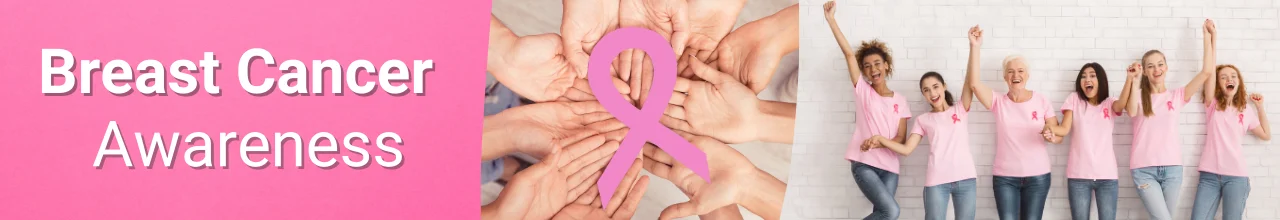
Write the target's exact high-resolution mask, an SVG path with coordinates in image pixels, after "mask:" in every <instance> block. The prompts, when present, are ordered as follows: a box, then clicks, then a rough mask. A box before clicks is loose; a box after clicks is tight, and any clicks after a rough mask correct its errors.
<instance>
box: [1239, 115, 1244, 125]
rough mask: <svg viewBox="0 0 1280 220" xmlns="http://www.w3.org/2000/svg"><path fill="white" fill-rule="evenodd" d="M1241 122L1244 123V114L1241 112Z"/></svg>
mask: <svg viewBox="0 0 1280 220" xmlns="http://www.w3.org/2000/svg"><path fill="white" fill-rule="evenodd" d="M1240 124H1244V114H1240Z"/></svg>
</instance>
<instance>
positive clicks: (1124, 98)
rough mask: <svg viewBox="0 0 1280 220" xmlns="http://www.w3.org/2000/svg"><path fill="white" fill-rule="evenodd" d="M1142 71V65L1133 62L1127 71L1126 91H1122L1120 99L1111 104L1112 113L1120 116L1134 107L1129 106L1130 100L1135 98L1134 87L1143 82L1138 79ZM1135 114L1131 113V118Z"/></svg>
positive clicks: (1125, 79)
mask: <svg viewBox="0 0 1280 220" xmlns="http://www.w3.org/2000/svg"><path fill="white" fill-rule="evenodd" d="M1140 69H1142V64H1139V63H1138V62H1133V64H1130V65H1129V68H1128V69H1125V73H1126V75H1125V78H1124V89H1122V90H1120V99H1119V100H1116V101H1115V102H1112V103H1111V111H1114V112H1115V113H1116V114H1120V113H1124V112H1125V110H1127V109H1128V108H1129V107H1130V106H1133V105H1130V104H1129V99H1130V98H1133V92H1134V90H1133V87H1135V86H1137V84H1138V81H1139V80H1141V79H1138V76H1139V75H1138V72H1140V71H1138V70H1140ZM1134 112H1135V111H1129V116H1134V115H1135V114H1134Z"/></svg>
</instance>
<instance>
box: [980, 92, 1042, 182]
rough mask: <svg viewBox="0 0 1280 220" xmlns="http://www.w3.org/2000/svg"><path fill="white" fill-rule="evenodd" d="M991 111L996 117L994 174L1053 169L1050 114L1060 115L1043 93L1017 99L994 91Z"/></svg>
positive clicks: (1026, 173) (1014, 174)
mask: <svg viewBox="0 0 1280 220" xmlns="http://www.w3.org/2000/svg"><path fill="white" fill-rule="evenodd" d="M991 96H992V99H994V100H993V101H992V103H991V113H992V114H994V115H995V117H996V161H995V162H994V163H993V166H992V171H991V174H994V175H996V176H1007V177H1028V176H1037V175H1043V174H1046V173H1049V152H1048V151H1046V150H1045V141H1044V136H1042V135H1040V131H1043V130H1044V122H1045V119H1046V118H1054V117H1055V116H1057V115H1056V114H1054V113H1053V105H1051V104H1050V103H1049V99H1045V98H1044V96H1041V95H1040V93H1032V94H1031V99H1028V100H1027V101H1025V102H1022V103H1015V102H1013V100H1012V99H1009V96H1007V95H1005V94H1000V93H996V92H992V94H991Z"/></svg>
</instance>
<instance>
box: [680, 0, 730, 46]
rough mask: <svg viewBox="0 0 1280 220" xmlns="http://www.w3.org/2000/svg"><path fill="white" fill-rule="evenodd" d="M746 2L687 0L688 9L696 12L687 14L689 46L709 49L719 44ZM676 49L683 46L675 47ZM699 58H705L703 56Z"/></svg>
mask: <svg viewBox="0 0 1280 220" xmlns="http://www.w3.org/2000/svg"><path fill="white" fill-rule="evenodd" d="M746 4H747V1H745V0H689V11H691V12H696V13H692V14H690V16H689V19H690V23H689V27H690V28H691V32H693V33H692V34H691V35H690V36H689V45H688V47H689V48H694V49H698V50H703V51H711V50H714V49H715V48H716V45H718V44H720V40H721V39H724V38H725V35H726V34H729V31H731V30H733V24H734V23H735V22H736V21H737V20H738V13H739V12H742V7H743V6H745V5H746ZM675 49H677V50H680V49H684V48H675ZM699 58H703V59H704V60H705V59H706V57H705V56H700V57H699Z"/></svg>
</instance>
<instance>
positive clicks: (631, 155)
mask: <svg viewBox="0 0 1280 220" xmlns="http://www.w3.org/2000/svg"><path fill="white" fill-rule="evenodd" d="M632 48H634V49H640V50H642V51H644V52H645V53H646V54H648V55H649V58H651V59H652V60H653V85H652V86H651V87H650V89H649V90H650V91H653V92H650V93H649V98H648V99H647V100H645V101H644V105H643V106H644V108H640V109H636V108H635V106H633V105H631V103H628V102H627V101H625V100H624V99H623V98H622V94H620V93H618V91H617V89H615V88H614V87H613V81H612V80H613V79H612V76H611V75H610V74H609V65H610V62H612V61H613V58H614V57H617V56H618V54H619V53H621V52H622V50H626V49H632ZM587 83H588V84H589V85H591V92H592V93H594V94H595V96H596V99H598V100H599V101H600V105H602V106H604V108H605V110H608V111H609V113H611V114H613V116H614V117H616V118H618V120H621V121H622V123H624V124H626V125H627V127H629V128H631V131H630V132H628V133H627V136H626V137H625V138H623V139H622V144H621V145H620V146H619V147H618V152H617V153H614V155H613V158H611V159H609V164H608V165H606V167H605V169H604V173H603V174H602V175H601V176H600V180H599V181H597V182H596V184H597V185H596V187H597V188H598V189H599V190H600V201H601V205H602V206H604V207H608V206H609V198H610V197H613V193H614V191H617V188H618V185H619V184H621V183H622V178H623V175H626V173H627V169H628V168H630V167H631V164H632V163H634V162H635V159H636V156H637V155H638V154H639V153H640V150H641V147H642V146H643V145H644V143H645V142H646V141H647V142H652V143H654V144H655V145H657V146H658V147H659V148H662V150H663V151H665V152H667V154H670V155H671V157H672V158H673V159H675V160H676V161H679V162H680V163H681V164H684V166H685V167H689V169H691V170H693V173H694V174H697V175H698V176H701V177H702V179H703V180H707V181H709V180H710V179H711V178H710V176H711V175H710V173H711V172H710V170H709V169H708V167H707V154H706V153H704V152H702V151H701V150H698V148H697V147H695V146H693V144H690V143H689V141H687V140H685V139H684V138H683V137H680V135H679V134H676V133H675V132H673V131H671V129H668V128H667V127H664V126H662V124H659V123H658V120H659V119H661V118H662V113H663V111H666V108H667V102H669V101H670V99H671V93H672V91H675V90H674V89H675V83H676V55H675V52H674V50H672V49H671V46H670V45H668V44H667V42H666V40H664V39H663V38H662V36H661V35H658V33H657V32H653V31H651V30H648V29H643V28H622V29H618V30H615V31H613V32H610V33H608V34H606V35H604V37H603V38H601V39H600V41H599V42H598V43H597V44H596V47H595V48H594V49H592V50H591V58H590V60H589V61H588V62H587Z"/></svg>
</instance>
